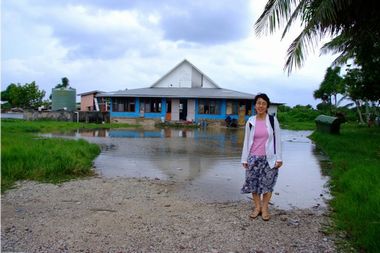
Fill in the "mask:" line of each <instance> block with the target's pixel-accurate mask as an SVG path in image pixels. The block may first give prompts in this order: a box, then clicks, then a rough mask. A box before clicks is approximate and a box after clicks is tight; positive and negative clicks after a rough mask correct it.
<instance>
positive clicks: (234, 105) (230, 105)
mask: <svg viewBox="0 0 380 253" xmlns="http://www.w3.org/2000/svg"><path fill="white" fill-rule="evenodd" d="M226 109H227V111H226V113H227V114H228V115H231V114H238V113H239V103H238V101H236V100H231V101H227V108H226Z"/></svg>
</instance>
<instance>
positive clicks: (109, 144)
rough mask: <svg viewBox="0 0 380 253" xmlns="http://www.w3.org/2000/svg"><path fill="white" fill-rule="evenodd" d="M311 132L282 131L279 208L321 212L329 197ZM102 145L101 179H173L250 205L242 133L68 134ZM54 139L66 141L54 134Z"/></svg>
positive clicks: (192, 193)
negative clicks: (244, 191) (243, 190)
mask: <svg viewBox="0 0 380 253" xmlns="http://www.w3.org/2000/svg"><path fill="white" fill-rule="evenodd" d="M309 134H311V132H310V131H289V130H282V147H283V160H284V165H283V166H282V167H281V168H280V170H279V177H278V180H277V184H276V186H275V190H274V194H273V197H272V200H271V203H273V205H274V206H276V207H278V208H281V209H290V208H311V207H318V206H320V207H323V206H325V205H326V203H325V200H326V199H329V198H330V195H329V191H328V187H327V185H326V184H327V181H328V177H327V176H324V175H322V172H321V171H322V170H321V161H324V160H326V158H325V157H323V156H322V155H321V154H319V153H318V152H317V151H316V148H315V146H314V144H313V143H312V142H311V141H310V139H308V138H307V136H308V135H309ZM70 135H71V138H84V139H86V140H88V141H89V142H92V143H97V144H100V145H101V147H102V152H101V154H100V155H99V156H98V157H97V158H96V159H95V161H94V163H95V166H96V170H97V172H98V174H100V175H101V176H103V177H107V178H113V177H134V178H145V177H148V178H153V179H157V180H158V179H160V180H171V181H175V182H176V184H175V185H176V188H175V191H176V193H177V194H181V195H184V196H187V197H189V198H192V199H201V200H203V201H206V202H225V201H236V200H247V201H249V198H248V197H250V196H249V195H247V194H240V188H241V186H242V184H243V181H244V177H245V170H244V169H243V167H242V166H241V164H240V156H241V149H242V142H243V138H244V130H243V129H212V128H208V129H190V130H188V129H187V130H178V129H150V130H142V129H111V130H91V131H88V130H87V131H81V132H79V131H77V132H76V133H73V134H69V135H67V134H66V135H65V136H66V137H69V136H70ZM51 136H62V134H61V135H56V134H52V135H51Z"/></svg>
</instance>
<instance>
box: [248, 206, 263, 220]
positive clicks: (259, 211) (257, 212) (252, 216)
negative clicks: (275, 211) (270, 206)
mask: <svg viewBox="0 0 380 253" xmlns="http://www.w3.org/2000/svg"><path fill="white" fill-rule="evenodd" d="M260 213H261V210H260V209H256V208H255V210H253V211H252V213H251V214H250V215H249V218H251V219H256V217H257V216H259V215H260Z"/></svg>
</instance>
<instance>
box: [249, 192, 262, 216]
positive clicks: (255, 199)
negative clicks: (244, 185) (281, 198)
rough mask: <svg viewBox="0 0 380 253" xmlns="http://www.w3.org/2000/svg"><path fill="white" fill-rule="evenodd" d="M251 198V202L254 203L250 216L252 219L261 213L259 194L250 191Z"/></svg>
mask: <svg viewBox="0 0 380 253" xmlns="http://www.w3.org/2000/svg"><path fill="white" fill-rule="evenodd" d="M252 199H253V203H254V205H255V207H254V209H253V211H252V214H251V215H250V217H251V218H253V219H254V218H256V217H257V216H259V215H260V213H261V199H260V195H259V194H257V193H255V192H253V193H252Z"/></svg>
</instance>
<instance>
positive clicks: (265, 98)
mask: <svg viewBox="0 0 380 253" xmlns="http://www.w3.org/2000/svg"><path fill="white" fill-rule="evenodd" d="M259 98H262V99H264V100H265V101H266V102H267V104H268V108H269V106H270V100H269V97H268V96H267V94H265V93H258V94H257V95H256V96H255V98H254V99H253V104H256V102H257V100H258V99H259Z"/></svg>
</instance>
